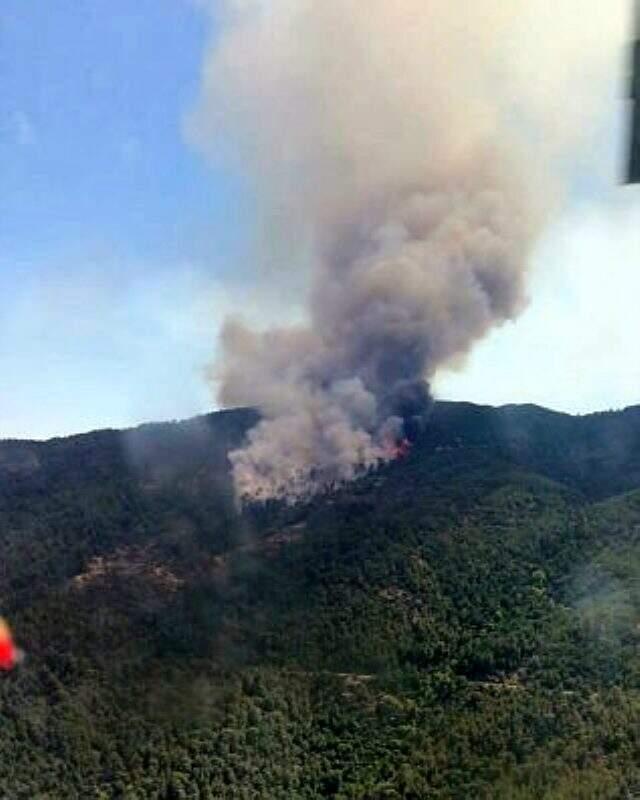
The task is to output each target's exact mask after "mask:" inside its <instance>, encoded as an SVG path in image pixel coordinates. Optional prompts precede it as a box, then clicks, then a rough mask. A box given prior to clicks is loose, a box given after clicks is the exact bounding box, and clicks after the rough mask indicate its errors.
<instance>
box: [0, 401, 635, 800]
mask: <svg viewBox="0 0 640 800" xmlns="http://www.w3.org/2000/svg"><path fill="white" fill-rule="evenodd" d="M255 421H256V416H255V414H254V413H253V412H252V411H249V410H238V411H227V412H220V413H216V414H211V415H208V416H205V417H200V418H197V419H194V420H189V421H187V422H183V423H171V424H155V425H146V426H142V427H140V428H137V429H134V430H130V431H100V432H97V433H92V434H86V435H82V436H76V437H70V438H67V439H56V440H52V441H49V442H27V441H7V442H0V547H1V548H2V562H1V563H0V609H1V610H2V612H3V613H4V614H6V615H7V616H9V617H10V619H11V621H12V623H13V627H14V629H15V632H16V636H17V638H18V640H19V644H20V645H21V646H22V647H24V649H25V650H26V651H27V660H26V661H25V663H24V664H23V665H21V667H20V668H19V669H17V670H15V671H14V672H12V673H10V674H8V675H5V676H2V679H1V680H0V797H7V798H11V800H32V799H33V798H40V799H41V800H54V799H55V800H57V798H65V800H67V799H68V800H73V799H74V798H77V800H85V799H86V798H94V799H95V800H105V799H106V798H126V799H127V800H152V799H153V800H178V799H185V798H186V799H188V800H212V799H213V798H215V799H216V800H217V799H218V798H282V800H295V799H296V798H299V799H300V800H302V799H303V798H304V799H306V798H325V797H335V798H340V800H347V798H349V800H356V799H360V800H372V799H373V798H380V799H382V798H385V799H391V798H407V799H409V798H413V799H417V798H438V799H444V798H460V800H463V798H464V799H466V798H470V797H473V798H487V800H489V799H490V798H491V799H493V798H505V800H507V799H509V800H511V799H512V798H513V799H515V800H525V799H526V800H534V798H535V799H536V800H537V799H538V798H558V799H559V800H562V799H563V798H571V800H576V799H579V798H585V799H586V798H605V799H606V798H611V799H612V800H613V799H614V798H615V799H616V800H617V799H618V798H619V799H620V800H622V798H627V797H633V796H635V795H636V794H637V793H638V792H640V767H638V764H640V725H639V724H638V723H639V722H640V690H639V679H640V651H639V645H640V557H639V556H640V407H639V408H629V409H627V410H625V411H620V412H610V413H603V414H595V415H588V416H584V417H571V416H568V415H564V414H557V413H554V412H551V411H548V410H545V409H542V408H539V407H535V406H507V407H503V408H499V409H495V408H490V407H482V406H474V405H471V404H464V403H438V404H436V406H435V408H434V410H433V412H432V416H431V418H430V420H429V424H428V426H427V429H426V431H425V432H424V434H423V435H422V436H421V438H420V439H419V440H418V441H417V442H416V443H415V445H414V446H413V448H412V449H411V451H410V452H409V454H408V455H407V456H406V457H405V458H403V459H400V460H398V461H396V462H392V463H390V464H388V465H386V466H383V467H381V468H380V469H378V470H370V471H369V472H368V473H367V474H365V475H363V476H362V477H361V478H360V479H359V480H357V481H355V482H353V483H351V484H348V485H345V486H342V487H335V488H334V489H332V490H331V491H328V492H326V493H325V494H323V495H322V496H318V497H315V498H314V499H312V500H310V501H308V502H306V503H299V504H297V505H293V506H287V505H285V504H282V503H279V502H271V503H268V504H263V505H256V506H252V507H247V508H244V509H243V510H242V512H240V511H239V510H238V507H237V504H236V502H235V499H234V495H233V490H232V485H231V481H230V476H229V469H228V460H227V453H228V452H229V450H230V449H232V448H234V447H237V446H238V444H239V443H240V442H242V441H243V437H244V436H245V434H246V431H247V430H248V429H249V428H250V427H251V425H253V424H254V423H255Z"/></svg>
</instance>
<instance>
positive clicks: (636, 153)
mask: <svg viewBox="0 0 640 800" xmlns="http://www.w3.org/2000/svg"><path fill="white" fill-rule="evenodd" d="M634 13H635V25H634V36H633V39H634V41H633V64H632V74H631V101H632V107H631V137H630V140H629V171H628V173H627V183H640V3H639V2H636V4H635V9H634Z"/></svg>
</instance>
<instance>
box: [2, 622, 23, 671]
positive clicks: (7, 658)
mask: <svg viewBox="0 0 640 800" xmlns="http://www.w3.org/2000/svg"><path fill="white" fill-rule="evenodd" d="M21 661H22V652H21V651H20V650H19V649H18V648H17V647H16V645H15V643H14V641H13V636H12V635H11V629H10V628H9V626H8V625H7V623H6V622H5V621H4V620H3V619H2V617H0V670H5V671H7V670H10V669H13V668H14V667H15V666H16V665H17V664H19V663H20V662H21Z"/></svg>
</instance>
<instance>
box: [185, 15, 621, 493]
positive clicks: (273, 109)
mask: <svg viewBox="0 0 640 800" xmlns="http://www.w3.org/2000/svg"><path fill="white" fill-rule="evenodd" d="M557 5H558V4H553V6H554V7H553V10H551V6H550V5H549V3H548V2H547V1H546V0H544V2H543V0H511V2H508V3H506V2H502V0H474V2H473V3H469V4H467V3H462V2H455V1H454V0H393V2H391V0H366V2H364V0H271V1H270V2H266V0H262V1H260V0H244V2H235V3H231V4H230V5H229V6H228V7H227V9H226V14H225V17H224V19H223V21H222V24H223V33H222V35H221V37H220V38H219V39H218V41H217V42H216V43H215V45H214V46H213V47H212V50H211V53H210V55H209V58H208V60H207V63H206V65H205V70H204V76H203V94H202V98H201V101H200V103H199V106H198V108H197V109H196V111H195V112H194V114H193V115H192V117H191V119H190V121H189V132H190V135H191V137H192V139H194V140H195V141H196V142H197V144H198V145H199V146H200V147H201V148H203V149H205V150H207V151H209V152H210V153H212V154H213V155H215V156H216V157H219V156H220V155H221V154H222V155H223V156H225V157H232V158H234V159H235V160H236V162H237V165H238V167H239V168H240V169H242V170H243V172H244V173H245V174H248V175H249V176H251V177H252V179H253V184H254V186H255V189H256V194H257V195H258V197H259V199H260V201H261V202H262V207H263V208H265V209H268V211H269V216H268V219H269V223H270V226H271V231H272V235H273V238H274V240H276V239H278V238H281V239H283V240H286V241H288V242H289V244H290V243H291V242H298V243H300V245H301V250H302V248H303V247H304V252H305V253H306V254H307V255H306V257H305V258H304V259H302V260H301V262H300V263H291V264H289V265H287V268H286V269H285V270H284V273H283V274H280V275H276V276H275V277H273V280H279V281H280V282H281V288H282V292H283V293H284V295H285V296H286V293H287V285H288V275H289V274H296V275H298V274H299V270H303V269H310V277H309V295H308V315H307V320H306V322H305V323H304V324H302V325H299V326H297V327H286V328H279V329H273V330H267V331H263V332H257V331H255V330H252V329H251V328H250V327H247V326H246V325H245V324H244V323H243V322H241V321H240V320H230V321H227V323H226V324H225V326H224V329H223V332H222V342H221V356H220V357H219V360H218V361H217V363H216V365H215V367H214V370H213V373H214V376H215V380H216V383H217V385H218V387H219V400H220V402H221V403H222V405H224V406H234V405H252V406H256V407H257V408H258V409H259V410H260V411H261V413H262V417H263V419H262V422H260V423H259V424H258V425H257V427H256V428H254V429H253V430H252V431H251V432H250V434H249V439H248V443H247V445H246V447H244V448H243V449H240V450H237V451H235V452H233V453H232V454H231V460H232V463H233V469H234V475H235V481H236V486H237V490H238V492H239V494H240V495H244V496H250V497H253V498H255V497H272V496H286V497H289V498H296V497H300V496H302V495H304V494H306V493H309V492H313V491H315V490H317V489H319V488H321V487H322V486H325V485H326V484H328V483H331V482H334V481H342V480H346V479H350V478H352V477H353V476H354V475H355V474H356V473H357V472H358V471H359V470H360V469H362V468H363V467H366V466H368V465H373V464H376V463H377V462H379V461H380V460H381V459H382V460H384V459H386V458H390V457H392V454H393V453H395V452H396V444H397V442H398V441H400V440H402V439H404V438H407V437H408V438H412V437H413V436H415V434H416V433H417V432H418V431H419V429H420V426H421V424H422V422H423V420H424V419H425V417H426V415H427V413H428V408H429V403H430V399H429V390H428V381H429V380H430V378H431V377H432V376H433V375H434V373H435V372H436V370H437V369H438V367H439V366H441V365H442V364H444V363H446V362H447V361H449V360H451V359H457V358H461V357H462V356H464V354H465V353H467V352H468V350H469V349H470V347H471V346H472V345H473V343H474V342H476V341H477V340H478V339H480V338H481V337H482V336H484V335H485V334H486V333H487V331H489V330H490V329H491V328H492V327H493V326H495V325H499V324H501V323H503V322H505V321H506V320H511V319H514V318H515V317H516V316H517V315H518V313H519V312H520V311H521V310H522V309H523V308H524V306H525V304H526V300H527V298H526V282H525V277H526V267H527V260H528V255H529V253H530V251H531V248H532V244H533V243H534V241H535V238H536V236H537V234H538V233H539V231H540V227H541V225H542V224H543V223H544V221H545V218H546V217H547V215H548V214H549V212H550V210H551V207H552V205H553V203H552V201H551V198H552V197H553V198H557V197H558V196H559V193H560V192H561V190H562V183H563V181H562V171H563V166H564V162H563V159H564V158H565V156H566V154H567V152H569V148H570V147H572V146H574V145H575V141H576V135H577V134H578V133H579V132H580V131H582V130H583V129H584V127H585V124H586V122H588V121H589V120H590V119H591V117H592V116H593V113H594V111H595V110H596V109H597V104H598V102H600V101H601V100H602V97H603V91H604V89H603V87H604V86H605V81H604V80H603V74H604V73H603V70H602V65H603V64H609V65H610V64H611V60H612V59H611V52H612V45H617V44H618V42H619V41H620V40H621V38H622V31H623V29H624V4H623V3H622V2H619V3H617V7H616V2H614V3H613V4H612V10H611V12H610V14H609V12H607V13H608V15H609V16H608V17H607V19H605V20H603V19H602V13H598V12H599V11H600V12H601V7H600V6H598V5H596V4H595V2H591V1H589V2H586V3H585V2H578V0H563V3H562V4H561V5H562V10H560V11H558V10H557V8H556V6H557ZM590 15H591V19H589V16H590ZM585 20H587V21H586V22H585ZM570 99H571V102H569V100H570ZM309 252H311V253H312V256H311V258H309V256H308V253H309ZM309 264H310V267H309ZM288 271H289V272H288Z"/></svg>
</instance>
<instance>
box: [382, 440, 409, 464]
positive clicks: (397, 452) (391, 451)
mask: <svg viewBox="0 0 640 800" xmlns="http://www.w3.org/2000/svg"><path fill="white" fill-rule="evenodd" d="M386 450H387V453H388V457H389V459H390V460H391V461H396V460H397V459H400V458H406V457H407V456H408V455H409V451H410V450H411V442H410V441H409V440H408V439H407V438H406V437H405V438H404V439H394V440H391V441H389V442H388V443H387V446H386Z"/></svg>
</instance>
